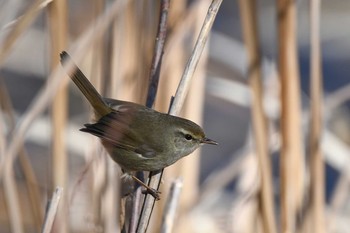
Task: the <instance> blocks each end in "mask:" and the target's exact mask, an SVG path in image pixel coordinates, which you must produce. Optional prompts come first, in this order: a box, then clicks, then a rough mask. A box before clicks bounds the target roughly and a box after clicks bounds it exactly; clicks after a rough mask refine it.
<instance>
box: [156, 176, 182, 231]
mask: <svg viewBox="0 0 350 233" xmlns="http://www.w3.org/2000/svg"><path fill="white" fill-rule="evenodd" d="M182 186H183V183H182V179H181V178H177V179H176V180H174V181H173V182H172V184H171V187H170V191H169V195H168V200H167V202H166V205H165V208H164V214H163V218H162V225H161V228H160V232H161V233H171V232H172V229H173V226H174V222H175V217H176V210H177V209H178V205H179V200H180V194H181V190H182Z"/></svg>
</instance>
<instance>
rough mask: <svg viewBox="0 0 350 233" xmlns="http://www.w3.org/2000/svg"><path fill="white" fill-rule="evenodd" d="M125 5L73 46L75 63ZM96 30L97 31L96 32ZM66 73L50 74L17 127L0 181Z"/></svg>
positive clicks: (112, 9) (119, 5)
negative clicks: (29, 129)
mask: <svg viewBox="0 0 350 233" xmlns="http://www.w3.org/2000/svg"><path fill="white" fill-rule="evenodd" d="M125 4H126V0H121V1H117V2H115V3H114V4H113V5H112V6H111V7H110V9H109V10H108V11H107V12H106V13H105V14H104V15H102V16H101V17H100V18H99V20H98V22H97V24H96V27H90V28H89V29H88V30H87V31H86V32H85V33H84V34H83V35H82V36H80V37H79V38H78V40H76V41H75V43H74V44H73V45H72V50H74V52H73V53H72V55H75V56H74V58H75V61H77V62H79V61H80V60H82V58H83V56H84V54H85V51H86V50H87V48H88V47H89V46H91V44H92V43H93V42H94V41H95V40H96V39H97V38H99V36H101V35H103V33H104V32H105V31H106V29H107V28H108V26H109V25H110V23H111V22H112V20H113V19H114V18H115V17H116V16H117V15H118V14H120V12H121V11H122V10H123V9H124V6H125ZM95 28H96V30H94V29H95ZM73 68H74V64H73V63H67V64H66V66H65V69H66V71H68V73H69V72H70V71H71V70H72V69H73ZM65 73H67V72H64V70H63V69H62V68H61V67H58V68H56V69H55V70H54V71H53V72H52V73H51V74H50V76H49V78H48V81H47V82H46V85H45V86H44V87H43V89H42V90H41V91H40V92H39V94H38V95H37V97H36V98H35V100H34V101H33V102H32V103H31V105H30V107H29V108H28V110H27V112H26V113H25V114H24V115H23V117H22V120H21V121H20V122H19V123H18V124H17V127H16V129H15V131H14V133H13V135H12V137H11V140H10V141H11V143H10V144H9V146H8V148H7V150H6V152H5V156H4V158H5V159H4V161H3V163H1V164H0V180H1V179H2V178H3V175H4V168H5V167H6V166H12V163H13V161H14V160H15V159H16V156H17V152H18V150H19V147H20V145H22V143H23V140H24V136H25V134H26V132H27V130H28V128H29V126H30V125H31V123H32V122H33V120H34V119H35V118H36V117H37V116H38V115H39V114H40V113H41V112H42V111H43V110H44V109H45V108H46V106H47V105H48V104H49V103H50V101H51V100H52V99H53V96H54V95H55V94H56V91H57V89H58V87H59V86H60V84H61V82H62V81H63V77H67V76H65V75H64V74H65Z"/></svg>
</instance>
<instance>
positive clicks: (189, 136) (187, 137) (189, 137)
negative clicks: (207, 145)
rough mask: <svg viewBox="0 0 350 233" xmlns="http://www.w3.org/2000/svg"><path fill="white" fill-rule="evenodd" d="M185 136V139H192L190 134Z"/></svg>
mask: <svg viewBox="0 0 350 233" xmlns="http://www.w3.org/2000/svg"><path fill="white" fill-rule="evenodd" d="M185 138H186V140H192V139H193V137H192V136H191V135H190V134H186V135H185Z"/></svg>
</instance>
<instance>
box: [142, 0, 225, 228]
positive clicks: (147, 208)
mask: <svg viewBox="0 0 350 233" xmlns="http://www.w3.org/2000/svg"><path fill="white" fill-rule="evenodd" d="M221 3H222V0H213V1H212V3H211V5H210V6H209V9H208V13H207V15H206V18H205V20H204V23H203V26H202V29H201V31H200V34H199V36H198V39H197V42H196V44H195V47H194V50H193V52H192V54H191V56H190V58H189V61H188V63H187V65H186V67H185V70H184V73H183V75H182V78H181V81H180V83H179V85H178V88H177V91H176V94H175V97H174V100H173V103H172V105H171V107H170V110H169V114H171V115H178V114H179V113H180V110H181V107H182V106H183V103H184V100H185V97H186V95H187V92H188V90H189V86H190V83H191V79H192V77H193V74H194V71H195V69H196V67H197V65H198V62H199V58H200V57H201V55H202V52H203V50H204V46H205V45H206V41H207V39H208V36H209V32H210V30H211V27H212V25H213V22H214V19H215V17H216V14H217V12H218V10H219V8H220V5H221ZM162 174H163V171H162V172H160V173H157V174H153V177H151V178H150V179H149V183H148V185H149V186H150V187H152V188H154V189H157V190H158V189H159V185H160V181H161V177H162ZM154 203H155V199H154V198H153V197H152V196H151V195H146V198H145V202H144V205H143V208H142V211H141V216H140V220H139V225H138V229H137V232H146V230H147V227H148V224H149V220H150V217H151V215H152V210H153V206H154Z"/></svg>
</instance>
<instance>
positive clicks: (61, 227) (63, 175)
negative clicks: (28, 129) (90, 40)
mask: <svg viewBox="0 0 350 233" xmlns="http://www.w3.org/2000/svg"><path fill="white" fill-rule="evenodd" d="M66 9H67V2H66V1H65V0H63V1H53V2H52V3H51V4H50V5H49V7H48V21H49V27H50V38H51V48H52V50H51V69H52V70H53V69H54V68H55V67H56V66H57V65H58V64H59V56H57V55H58V54H60V52H61V51H62V50H64V49H65V47H66V38H67V11H66ZM67 98H68V96H67V85H66V83H64V84H61V85H60V87H59V89H58V91H57V94H56V96H55V98H54V99H53V103H52V114H51V117H52V137H51V138H52V168H53V169H52V173H53V174H52V178H53V182H52V183H53V188H54V187H57V186H60V187H62V188H63V190H66V189H67V176H68V167H67V153H66V141H65V138H66V137H65V132H66V130H65V129H66V124H67V101H68V100H67ZM64 197H65V196H63V198H62V200H61V202H62V203H63V204H62V205H61V208H59V210H58V213H57V216H58V218H57V221H56V223H57V224H55V230H56V231H58V232H62V233H63V232H67V227H68V226H67V222H68V218H67V214H66V213H67V210H66V207H67V205H66V204H65V202H66V201H65V198H64ZM56 228H57V229H56Z"/></svg>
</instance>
